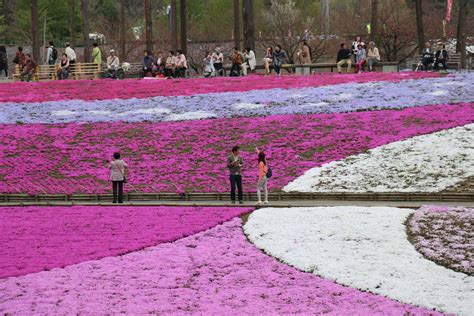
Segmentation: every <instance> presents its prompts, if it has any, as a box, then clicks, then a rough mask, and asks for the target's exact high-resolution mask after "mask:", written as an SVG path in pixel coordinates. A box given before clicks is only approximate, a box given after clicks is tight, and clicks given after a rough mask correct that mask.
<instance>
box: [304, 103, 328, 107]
mask: <svg viewBox="0 0 474 316" xmlns="http://www.w3.org/2000/svg"><path fill="white" fill-rule="evenodd" d="M328 105H329V103H328V102H317V103H306V104H304V105H302V107H307V108H319V107H325V106H328Z"/></svg>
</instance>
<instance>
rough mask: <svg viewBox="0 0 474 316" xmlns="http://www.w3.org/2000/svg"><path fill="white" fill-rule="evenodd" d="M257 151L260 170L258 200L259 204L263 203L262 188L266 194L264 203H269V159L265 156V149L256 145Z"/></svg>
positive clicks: (258, 170)
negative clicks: (259, 148)
mask: <svg viewBox="0 0 474 316" xmlns="http://www.w3.org/2000/svg"><path fill="white" fill-rule="evenodd" d="M255 151H256V152H257V155H258V166H257V172H258V182H257V197H258V202H257V204H258V205H260V204H262V198H261V196H262V195H261V192H260V191H261V190H262V189H263V194H264V198H265V199H264V201H263V203H264V204H268V189H267V181H268V179H267V173H268V166H267V159H266V157H265V153H264V152H263V151H260V150H258V148H257V147H255Z"/></svg>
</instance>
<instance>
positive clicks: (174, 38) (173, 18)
mask: <svg viewBox="0 0 474 316" xmlns="http://www.w3.org/2000/svg"><path fill="white" fill-rule="evenodd" d="M170 28H171V47H172V50H173V51H174V52H176V50H177V49H178V19H177V10H176V0H171V9H170Z"/></svg>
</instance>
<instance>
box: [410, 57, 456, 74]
mask: <svg viewBox="0 0 474 316" xmlns="http://www.w3.org/2000/svg"><path fill="white" fill-rule="evenodd" d="M414 59H415V61H414V62H413V63H412V65H411V67H412V70H415V69H416V68H417V67H418V63H419V62H420V60H421V55H415V56H414ZM446 65H447V66H448V69H456V70H459V69H461V54H451V55H449V59H448V62H447V63H446Z"/></svg>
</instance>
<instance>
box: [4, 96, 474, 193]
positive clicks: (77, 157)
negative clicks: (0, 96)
mask: <svg viewBox="0 0 474 316" xmlns="http://www.w3.org/2000/svg"><path fill="white" fill-rule="evenodd" d="M473 121H474V103H463V104H456V105H432V106H424V107H416V108H407V109H404V110H384V111H373V112H355V113H335V114H315V115H277V116H270V117H255V118H235V119H214V120H202V121H186V122H174V123H171V122H170V123H150V122H141V123H124V122H115V123H110V122H104V123H90V124H55V125H39V124H31V125H4V126H3V127H2V126H0V127H2V128H0V142H1V143H2V151H0V192H1V193H29V194H42V193H53V194H54V193H74V192H82V193H94V194H95V193H106V192H110V182H109V181H108V177H109V171H108V169H107V161H108V160H109V159H110V157H111V155H112V153H113V152H114V151H116V150H120V151H121V152H122V154H123V156H124V159H125V160H126V161H127V162H128V164H129V165H130V175H129V183H128V184H127V185H126V190H127V191H133V190H137V191H141V192H177V191H179V192H183V191H184V190H187V191H194V192H215V191H220V192H225V191H227V190H228V186H229V185H228V172H227V169H226V166H225V158H226V155H227V154H228V153H229V150H230V148H231V147H232V146H234V145H236V144H238V145H240V146H242V155H243V158H244V190H245V191H255V190H256V188H255V187H256V157H255V153H254V149H253V148H254V146H255V145H258V146H260V147H261V148H263V149H264V150H265V151H266V152H267V155H268V161H269V164H270V165H271V167H272V168H273V170H274V177H272V179H271V180H270V181H269V187H270V188H271V189H273V190H275V189H281V188H282V187H283V186H285V185H286V184H287V183H288V182H290V181H292V180H293V179H295V178H296V177H298V176H300V175H302V174H303V173H304V172H305V171H306V170H308V169H310V168H313V167H315V166H319V165H322V164H323V163H327V162H330V161H334V160H338V159H342V158H345V157H347V156H349V155H353V154H358V153H361V152H363V151H365V150H367V149H370V148H374V147H377V146H381V145H384V144H388V143H391V142H394V141H399V140H402V139H406V138H409V137H413V136H416V135H421V134H426V133H432V132H436V131H439V130H443V129H447V128H452V127H455V126H460V125H465V124H469V123H472V122H473Z"/></svg>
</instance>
